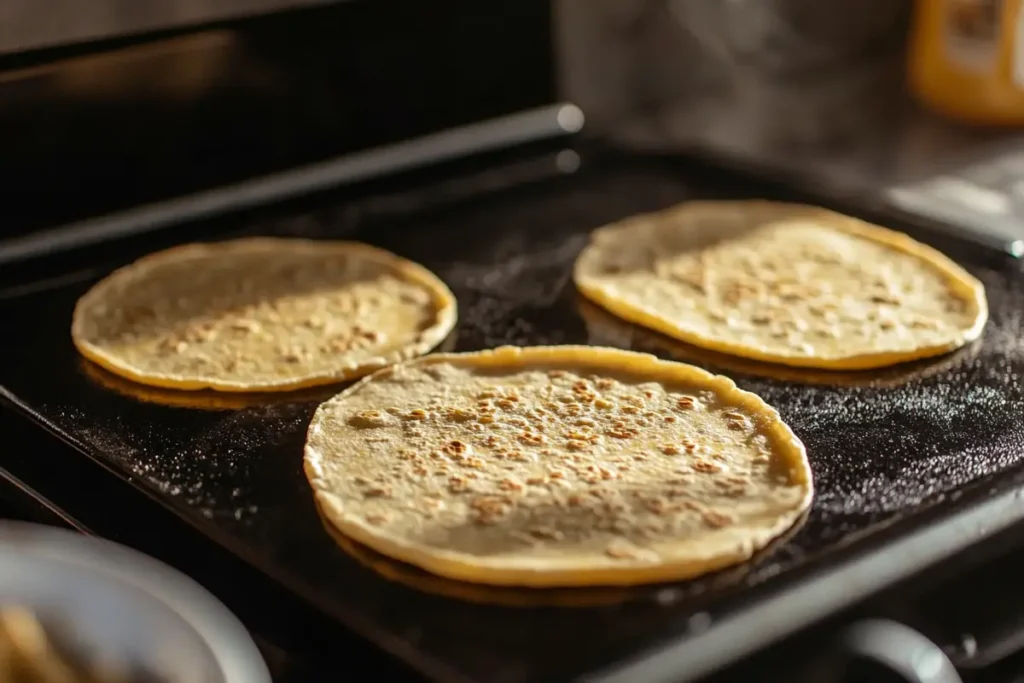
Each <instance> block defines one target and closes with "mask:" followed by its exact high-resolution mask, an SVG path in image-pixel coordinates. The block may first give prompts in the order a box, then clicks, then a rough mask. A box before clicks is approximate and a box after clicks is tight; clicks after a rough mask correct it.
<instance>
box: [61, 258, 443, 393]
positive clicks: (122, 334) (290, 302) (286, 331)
mask: <svg viewBox="0 0 1024 683" xmlns="http://www.w3.org/2000/svg"><path fill="white" fill-rule="evenodd" d="M456 319H457V314H456V302H455V297H454V296H453V295H452V293H451V291H450V290H449V289H448V287H447V286H446V285H445V284H444V283H443V282H442V281H441V280H440V279H439V278H438V277H437V276H435V275H434V274H433V273H431V272H430V271H428V270H427V269H426V268H424V267H422V266H420V265H418V264H415V263H413V262H411V261H408V260H406V259H403V258H400V257H398V256H396V255H394V254H391V253H389V252H387V251H384V250H382V249H378V248H375V247H371V246H368V245H365V244H361V243H357V242H341V241H315V240H304V239H282V238H245V239H237V240H232V241H226V242H215V243H210V244H190V245H185V246H181V247H176V248H172V249H168V250H166V251H161V252H158V253H155V254H151V255H149V256H146V257H144V258H142V259H139V260H138V261H136V262H134V263H132V264H130V265H128V266H125V267H124V268H121V269H120V270H117V271H115V272H114V273H112V274H111V275H109V276H108V277H106V278H104V279H103V280H101V281H100V282H98V283H97V284H96V285H94V286H93V287H92V288H91V289H90V290H89V291H88V292H87V293H86V294H85V295H84V296H82V298H81V299H80V300H79V301H78V304H77V305H76V307H75V312H74V317H73V320H72V325H71V335H72V339H73V341H74V343H75V346H76V347H77V348H78V350H79V351H80V352H81V353H82V355H84V356H85V357H87V358H88V359H89V360H91V361H93V362H95V363H97V364H98V365H100V366H102V367H103V368H105V369H107V370H109V371H110V372H113V373H115V374H117V375H120V376H122V377H126V378H128V379H130V380H133V381H136V382H140V383H142V384H148V385H152V386H158V387H166V388H171V389H191V390H195V389H212V390H217V391H232V392H259V391H287V390H293V389H299V388H303V387H310V386H316V385H323V384H330V383H334V382H339V381H343V380H347V379H352V378H355V377H359V376H361V375H365V374H367V373H369V372H372V371H374V370H378V369H380V368H382V367H385V366H387V365H390V364H391V363H395V362H399V361H402V360H406V359H408V358H412V357H415V356H418V355H421V354H424V353H427V352H428V351H430V350H431V349H433V348H434V347H435V346H437V345H438V344H439V343H440V342H441V341H442V340H443V339H444V338H445V337H446V336H447V335H448V334H449V333H450V332H451V331H452V329H453V328H454V326H455V323H456Z"/></svg>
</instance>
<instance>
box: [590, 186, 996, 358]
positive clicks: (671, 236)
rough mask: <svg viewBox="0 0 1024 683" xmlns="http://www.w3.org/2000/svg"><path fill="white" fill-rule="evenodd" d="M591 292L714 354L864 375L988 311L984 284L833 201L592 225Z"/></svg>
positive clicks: (978, 328)
mask: <svg viewBox="0 0 1024 683" xmlns="http://www.w3.org/2000/svg"><path fill="white" fill-rule="evenodd" d="M574 279H575V282H576V286H577V288H578V289H579V290H580V292H581V293H582V294H583V295H584V296H586V297H587V298H589V299H591V300H593V301H594V302H595V303H598V304H600V305H601V306H603V307H604V308H606V309H607V310H608V311H610V312H612V313H614V314H615V315H617V316H619V317H620V318H622V319H624V320H627V321H629V322H633V323H637V324H639V325H643V326H645V327H648V328H650V329H653V330H657V331H658V332H661V333H663V334H666V335H669V336H671V337H674V338H676V339H679V340H681V341H685V342H688V343H691V344H694V345H697V346H701V347H704V348H707V349H710V350H713V351H718V352H722V353H728V354H731V355H735V356H740V357H744V358H750V359H754V360H760V361H766V362H771V363H780V364H784V365H791V366H799V367H809V368H822V369H832V370H857V369H867V368H877V367H883V366H889V365H895V364H897V363H902V362H906V361H911V360H916V359H920V358H927V357H931V356H936V355H939V354H943V353H947V352H950V351H952V350H954V349H957V348H960V347H962V346H964V345H966V344H968V343H969V342H971V341H973V340H975V339H977V338H978V337H979V336H980V335H981V333H982V330H983V328H984V326H985V323H986V321H987V319H988V304H987V301H986V299H985V289H984V286H983V285H982V283H981V282H980V281H979V280H977V279H976V278H975V277H973V276H972V275H970V274H969V273H968V272H967V271H965V270H964V269H963V268H961V267H960V266H959V265H957V264H956V263H954V262H953V261H951V260H950V259H949V258H947V257H946V256H945V255H943V254H942V253H940V252H938V251H937V250H935V249H933V248H931V247H929V246H927V245H924V244H921V243H920V242H917V241H915V240H913V239H911V238H910V237H908V236H907V235H904V234H902V233H898V232H895V231H892V230H888V229H886V228H882V227H878V226H876V225H871V224H868V223H865V222H863V221H860V220H857V219H854V218H850V217H848V216H843V215H840V214H837V213H834V212H831V211H827V210H825V209H820V208H815V207H810V206H802V205H795V204H781V203H774V202H766V201H721V202H712V201H707V202H704V201H700V202H688V203H685V204H681V205H678V206H675V207H672V208H670V209H666V210H664V211H661V212H658V213H653V214H646V215H640V216H634V217H632V218H629V219H626V220H624V221H621V222H619V223H615V224H612V225H608V226H605V227H602V228H599V229H597V230H595V231H594V233H593V234H592V236H591V240H590V243H589V244H588V245H587V247H586V248H585V249H584V250H583V252H582V253H581V254H580V256H579V258H578V259H577V261H576V265H575V269H574Z"/></svg>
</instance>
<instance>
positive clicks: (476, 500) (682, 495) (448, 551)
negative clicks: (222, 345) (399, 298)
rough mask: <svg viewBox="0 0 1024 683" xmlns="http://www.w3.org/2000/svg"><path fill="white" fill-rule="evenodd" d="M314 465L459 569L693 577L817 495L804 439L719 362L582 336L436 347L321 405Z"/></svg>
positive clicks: (416, 546)
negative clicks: (706, 363)
mask: <svg viewBox="0 0 1024 683" xmlns="http://www.w3.org/2000/svg"><path fill="white" fill-rule="evenodd" d="M305 470H306V475H307V477H308V478H309V481H310V484H311V485H312V487H313V490H314V492H315V495H316V500H317V503H318V505H319V506H320V509H321V510H322V512H323V514H324V516H325V517H326V518H327V519H328V520H329V522H330V523H331V524H333V525H334V526H335V527H336V528H337V529H338V530H339V531H340V532H341V533H343V534H345V535H347V536H349V537H351V538H353V539H355V540H356V541H358V542H360V543H363V544H365V545H367V546H369V547H370V548H372V549H374V550H376V551H378V552H380V553H382V554H384V555H387V556H389V557H392V558H394V559H397V560H402V561H405V562H408V563H410V564H413V565H416V566H418V567H420V568H421V569H425V570H427V571H429V572H433V573H435V574H438V575H441V576H445V577H448V578H452V579H458V580H463V581H469V582H475V583H484V584H493V585H519V586H533V587H553V586H584V585H630V584H642V583H654V582H660V581H671V580H678V579H686V578H691V577H695V576H698V575H700V574H704V573H706V572H710V571H712V570H715V569H719V568H722V567H725V566H728V565H732V564H735V563H738V562H742V561H744V560H747V559H749V558H750V557H751V556H752V555H753V553H754V552H755V551H756V550H757V549H759V548H761V547H763V546H765V545H766V544H767V543H769V542H770V541H771V540H772V539H773V538H775V537H777V536H779V535H780V534H782V533H783V532H785V530H786V529H787V528H789V527H790V526H791V525H792V524H793V523H794V522H795V521H796V520H797V518H798V517H799V516H800V514H801V513H802V512H803V511H804V510H806V509H807V507H808V506H809V504H810V501H811V471H810V467H809V464H808V461H807V457H806V453H805V451H804V447H803V445H802V444H801V443H800V441H799V440H798V439H797V438H796V436H795V435H794V434H793V432H792V431H791V430H790V429H789V428H788V427H787V426H786V425H785V424H784V423H783V422H782V421H781V420H780V419H779V416H778V414H777V413H776V412H775V411H774V410H773V409H772V408H770V407H769V406H768V405H766V404H765V403H764V402H763V401H762V400H761V399H760V398H758V397H757V396H755V395H754V394H751V393H749V392H746V391H743V390H741V389H739V388H737V387H736V385H735V384H734V383H733V382H732V381H731V380H729V379H727V378H725V377H718V376H714V375H711V374H709V373H707V372H705V371H703V370H700V369H699V368H695V367H693V366H690V365H684V364H682V363H672V362H668V361H662V360H658V359H657V358H655V357H654V356H650V355H647V354H640V353H633V352H629V351H620V350H616V349H605V348H597V347H584V346H553V347H533V348H515V347H502V348H499V349H496V350H494V351H483V352H479V353H466V354H438V355H433V356H429V357H426V358H422V359H419V360H416V361H412V362H409V363H405V364H402V365H398V366H394V367H391V368H387V369H385V370H382V371H380V372H378V373H376V374H374V375H372V376H370V377H367V378H365V379H364V380H363V381H361V382H359V383H357V384H356V385H354V386H352V387H350V388H349V389H347V390H346V391H344V392H342V393H341V394H339V395H338V396H336V397H335V398H333V399H331V400H330V401H328V402H326V403H324V404H323V405H321V406H320V408H319V409H318V410H317V412H316V414H315V415H314V417H313V421H312V423H311V424H310V427H309V433H308V435H307V441H306V452H305Z"/></svg>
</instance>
